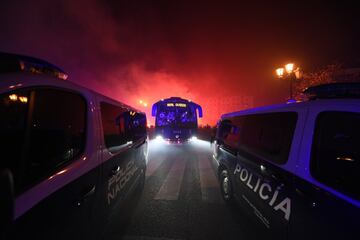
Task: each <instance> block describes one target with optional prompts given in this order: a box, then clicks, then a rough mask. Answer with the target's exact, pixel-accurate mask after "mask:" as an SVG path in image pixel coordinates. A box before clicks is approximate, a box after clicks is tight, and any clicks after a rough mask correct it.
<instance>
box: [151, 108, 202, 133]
mask: <svg viewBox="0 0 360 240" xmlns="http://www.w3.org/2000/svg"><path fill="white" fill-rule="evenodd" d="M156 126H158V127H165V126H169V127H173V126H179V127H183V128H194V127H197V120H196V112H195V111H193V110H192V109H191V108H190V107H188V106H187V107H175V106H171V107H169V106H166V105H162V106H159V109H158V111H157V114H156Z"/></svg>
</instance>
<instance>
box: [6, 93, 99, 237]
mask: <svg viewBox="0 0 360 240" xmlns="http://www.w3.org/2000/svg"><path fill="white" fill-rule="evenodd" d="M0 102H1V107H0V108H1V113H0V114H1V121H2V122H1V126H2V131H1V144H0V145H1V152H2V154H3V156H4V157H5V158H6V159H8V160H9V161H11V164H10V166H9V168H10V169H11V170H12V172H13V175H14V179H15V191H16V203H15V205H16V206H15V226H14V233H13V235H11V238H14V239H18V238H19V239H20V238H31V239H66V238H77V237H80V236H81V237H84V236H85V237H86V236H90V235H91V234H93V232H90V231H89V229H92V228H91V225H90V224H91V220H92V207H93V206H94V205H93V202H94V200H95V194H96V187H97V180H98V176H99V169H98V168H94V166H96V164H97V160H98V158H97V156H96V155H93V154H91V148H92V147H93V146H92V143H91V141H89V139H92V138H93V137H94V132H93V128H91V127H90V126H91V124H93V121H92V118H93V113H92V112H91V111H88V109H89V107H88V104H87V101H86V99H85V98H84V97H83V96H82V95H80V94H78V93H76V92H72V90H71V91H70V90H61V89H52V88H35V89H26V90H15V91H13V92H9V93H7V94H2V95H1V97H0ZM87 123H88V125H87ZM86 137H87V139H86ZM85 143H89V144H88V145H85ZM87 234H88V235H87Z"/></svg>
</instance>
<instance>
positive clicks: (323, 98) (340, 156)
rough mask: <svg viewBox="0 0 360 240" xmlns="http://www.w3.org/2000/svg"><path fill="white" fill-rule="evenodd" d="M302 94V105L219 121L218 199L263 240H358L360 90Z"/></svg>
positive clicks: (340, 87) (326, 88)
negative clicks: (249, 223)
mask: <svg viewBox="0 0 360 240" xmlns="http://www.w3.org/2000/svg"><path fill="white" fill-rule="evenodd" d="M305 93H306V94H307V95H308V97H309V100H308V101H306V102H300V103H292V104H284V105H277V106H269V107H262V108H255V109H250V110H245V111H240V112H234V113H229V114H224V115H223V116H222V117H221V120H220V121H219V124H218V131H217V136H216V141H215V146H214V159H215V160H216V161H215V162H216V163H217V164H218V174H219V180H220V188H221V193H222V196H223V198H224V200H225V201H226V202H228V203H234V202H237V203H238V206H240V208H239V209H240V212H242V213H246V214H244V216H248V217H249V216H250V218H251V219H253V220H254V221H255V223H257V224H255V225H257V226H258V227H259V229H261V230H262V231H263V232H262V233H265V236H266V237H268V238H270V239H272V238H276V239H359V232H358V230H359V229H360V185H359V184H360V99H359V97H360V84H359V83H354V84H332V85H322V86H318V87H313V88H309V89H308V90H307V91H306V92H305ZM254 234H255V235H257V234H259V235H260V232H259V233H254Z"/></svg>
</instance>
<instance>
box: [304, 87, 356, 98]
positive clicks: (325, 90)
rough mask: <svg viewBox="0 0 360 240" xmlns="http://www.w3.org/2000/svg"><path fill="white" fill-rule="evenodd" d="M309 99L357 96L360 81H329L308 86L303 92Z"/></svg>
mask: <svg viewBox="0 0 360 240" xmlns="http://www.w3.org/2000/svg"><path fill="white" fill-rule="evenodd" d="M303 93H304V94H305V96H306V97H307V98H308V99H309V100H314V99H322V98H359V97H360V83H330V84H322V85H318V86H314V87H309V88H307V89H305V90H304V92H303Z"/></svg>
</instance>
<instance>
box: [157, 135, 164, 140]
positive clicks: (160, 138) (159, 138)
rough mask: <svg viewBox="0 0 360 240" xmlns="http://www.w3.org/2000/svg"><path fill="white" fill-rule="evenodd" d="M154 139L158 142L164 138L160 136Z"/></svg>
mask: <svg viewBox="0 0 360 240" xmlns="http://www.w3.org/2000/svg"><path fill="white" fill-rule="evenodd" d="M155 139H156V140H158V141H162V140H164V138H163V137H162V136H161V135H157V136H156V138H155Z"/></svg>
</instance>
